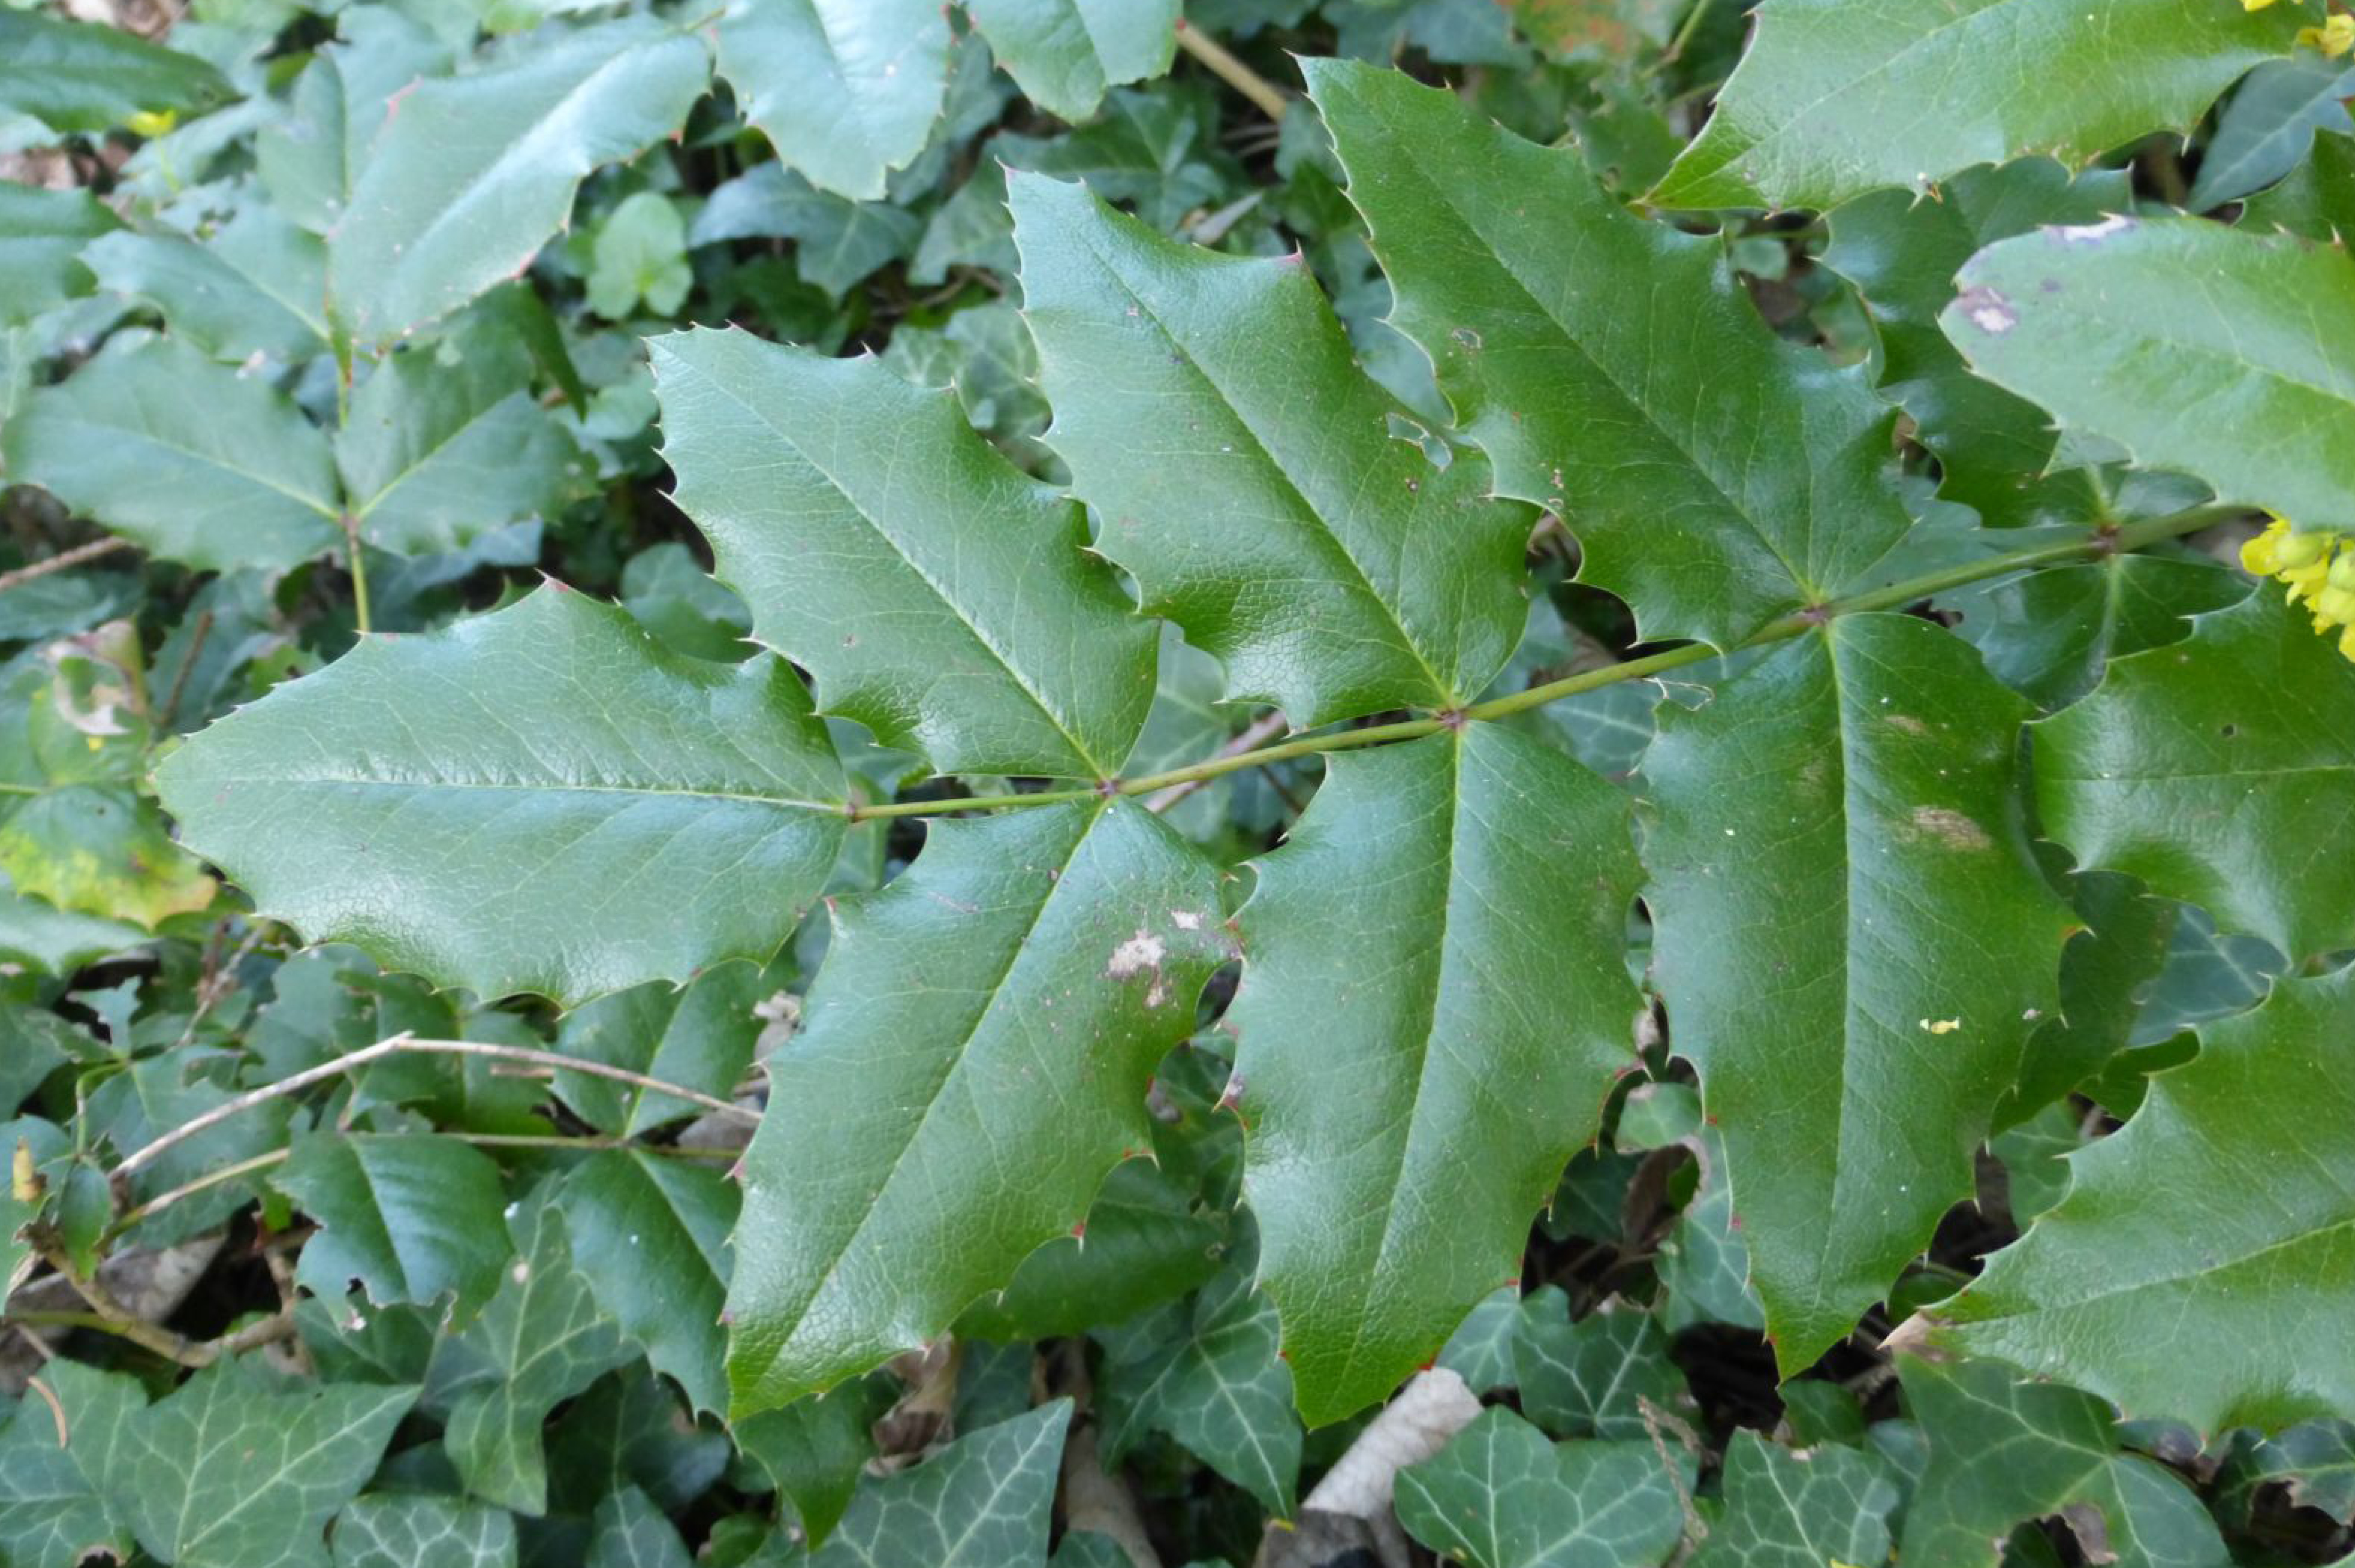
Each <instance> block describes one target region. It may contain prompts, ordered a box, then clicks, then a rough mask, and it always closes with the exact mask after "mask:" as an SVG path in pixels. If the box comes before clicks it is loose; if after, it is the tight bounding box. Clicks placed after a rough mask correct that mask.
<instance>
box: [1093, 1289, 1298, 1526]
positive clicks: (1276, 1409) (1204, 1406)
mask: <svg viewBox="0 0 2355 1568" xmlns="http://www.w3.org/2000/svg"><path fill="white" fill-rule="evenodd" d="M1102 1338H1103V1341H1104V1351H1105V1359H1104V1366H1103V1373H1102V1377H1101V1383H1100V1385H1099V1386H1100V1391H1101V1393H1102V1397H1103V1422H1104V1429H1103V1436H1104V1446H1105V1450H1106V1452H1107V1453H1108V1454H1109V1455H1111V1456H1113V1457H1118V1456H1120V1455H1121V1454H1123V1453H1125V1452H1126V1451H1127V1450H1128V1449H1129V1448H1130V1447H1131V1446H1134V1445H1135V1442H1136V1441H1137V1439H1138V1438H1139V1437H1140V1436H1143V1435H1144V1433H1145V1431H1146V1429H1147V1428H1150V1429H1151V1430H1153V1431H1156V1432H1161V1433H1166V1434H1167V1436H1170V1437H1171V1438H1173V1439H1175V1440H1176V1441H1177V1443H1178V1444H1179V1445H1180V1446H1183V1447H1184V1448H1185V1449H1186V1450H1187V1451H1188V1453H1191V1454H1193V1455H1195V1456H1196V1457H1199V1458H1200V1459H1202V1460H1203V1461H1204V1462H1205V1463H1207V1464H1208V1465H1209V1467H1211V1468H1212V1469H1214V1470H1216V1471H1218V1472H1219V1474H1220V1475H1222V1476H1224V1477H1226V1478H1228V1479H1229V1480H1231V1481H1232V1482H1234V1483H1235V1484H1236V1485H1237V1486H1239V1487H1241V1488H1242V1489H1245V1490H1246V1491H1248V1492H1250V1493H1251V1494H1252V1496H1253V1497H1255V1498H1257V1499H1259V1500H1260V1502H1261V1503H1262V1504H1263V1506H1264V1507H1265V1508H1266V1509H1267V1510H1268V1511H1269V1512H1270V1513H1273V1515H1275V1517H1276V1518H1278V1519H1290V1518H1291V1517H1292V1516H1293V1512H1294V1505H1295V1500H1296V1498H1297V1495H1298V1494H1297V1492H1296V1490H1295V1488H1296V1485H1297V1482H1298V1479H1299V1475H1300V1436H1301V1434H1300V1418H1299V1417H1298V1416H1297V1415H1295V1414H1294V1413H1293V1408H1292V1373H1291V1371H1290V1369H1288V1368H1287V1367H1286V1366H1285V1365H1284V1362H1283V1361H1279V1360H1277V1359H1276V1340H1277V1330H1276V1318H1275V1308H1274V1307H1273V1305H1272V1304H1271V1303H1270V1302H1269V1301H1268V1299H1267V1298H1266V1297H1264V1296H1263V1295H1261V1294H1260V1293H1259V1292H1258V1291H1256V1290H1254V1289H1253V1288H1252V1267H1251V1260H1250V1258H1249V1257H1248V1256H1245V1257H1241V1258H1239V1259H1236V1260H1235V1261H1233V1262H1231V1263H1230V1264H1229V1266H1227V1267H1226V1268H1224V1269H1222V1270H1221V1271H1220V1274H1219V1276H1218V1277H1217V1278H1215V1279H1213V1280H1212V1281H1211V1282H1210V1283H1209V1285H1206V1286H1204V1287H1202V1290H1201V1291H1200V1293H1199V1295H1197V1296H1196V1297H1195V1298H1194V1299H1193V1300H1192V1301H1191V1302H1189V1303H1187V1304H1186V1305H1184V1306H1182V1307H1173V1308H1168V1309H1167V1310H1166V1311H1163V1312H1156V1313H1155V1314H1153V1315H1152V1316H1151V1317H1149V1318H1146V1319H1143V1320H1142V1321H1140V1322H1138V1323H1136V1324H1135V1325H1134V1326H1132V1327H1130V1328H1127V1329H1124V1330H1114V1331H1112V1332H1110V1333H1107V1334H1104V1335H1103V1336H1102Z"/></svg>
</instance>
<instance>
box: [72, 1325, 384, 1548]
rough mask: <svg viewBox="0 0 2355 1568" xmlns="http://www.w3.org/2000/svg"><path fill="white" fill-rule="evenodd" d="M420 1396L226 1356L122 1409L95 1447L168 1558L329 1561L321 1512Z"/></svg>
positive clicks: (347, 1489) (137, 1525)
mask: <svg viewBox="0 0 2355 1568" xmlns="http://www.w3.org/2000/svg"><path fill="white" fill-rule="evenodd" d="M416 1398H417V1391H416V1390H415V1389H413V1388H384V1387H376V1386H371V1385H367V1384H357V1383H341V1384H333V1385H313V1386H311V1387H307V1388H304V1387H294V1388H289V1389H284V1390H281V1389H279V1388H277V1387H275V1386H273V1385H272V1383H270V1382H269V1381H268V1374H267V1373H264V1372H261V1371H259V1370H257V1369H253V1368H249V1367H248V1366H246V1365H245V1363H243V1362H240V1361H233V1360H225V1361H219V1362H217V1363H215V1364H214V1365H213V1366H211V1367H209V1368H208V1369H206V1370H205V1371H203V1372H199V1373H197V1375H196V1376H195V1377H193V1378H191V1379H189V1380H188V1382H187V1383H185V1384H183V1385H182V1386H181V1387H180V1388H179V1389H178V1390H177V1391H176V1392H175V1393H172V1394H170V1395H169V1396H168V1397H166V1398H165V1399H162V1400H159V1401H157V1402H156V1403H155V1404H151V1405H149V1406H147V1407H146V1408H145V1409H144V1410H137V1411H133V1412H132V1413H130V1414H127V1415H126V1416H124V1418H123V1426H122V1430H121V1435H120V1436H119V1438H118V1439H117V1440H116V1441H115V1443H114V1444H113V1445H112V1447H111V1448H110V1449H109V1450H108V1451H106V1452H105V1453H104V1454H103V1455H102V1456H93V1458H95V1459H96V1462H97V1464H98V1467H99V1468H100V1473H101V1476H102V1477H103V1481H102V1486H103V1488H104V1490H105V1493H106V1497H107V1501H108V1505H109V1506H110V1507H111V1508H112V1510H113V1511H114V1512H115V1514H116V1516H117V1517H119V1518H121V1519H123V1520H125V1521H127V1522H128V1523H129V1524H130V1526H131V1528H132V1530H133V1531H134V1532H135V1533H136V1534H137V1536H138V1538H139V1544H140V1545H141V1546H143V1547H144V1548H145V1549H146V1550H147V1551H148V1552H152V1553H154V1554H155V1556H156V1557H158V1558H160V1559H161V1560H162V1561H164V1562H165V1563H172V1564H173V1565H174V1568H327V1564H328V1557H327V1543H326V1539H325V1527H326V1523H327V1520H329V1519H330V1518H332V1517H334V1515H335V1513H336V1510H338V1509H340V1508H342V1507H343V1506H344V1504H345V1503H346V1502H347V1501H348V1500H350V1499H351V1498H352V1496H353V1494H355V1493H356V1492H357V1491H358V1490H359V1489H360V1488H361V1487H362V1486H363V1485H364V1484H365V1483H366V1482H367V1480H368V1477H369V1476H371V1475H373V1474H374V1473H375V1471H376V1467H377V1462H378V1460H379V1459H380V1458H381V1457H383V1454H384V1449H385V1445H386V1443H387V1442H388V1441H389V1439H390V1438H391V1436H392V1431H393V1428H394V1427H395V1426H396V1425H399V1424H400V1419H401V1417H402V1416H404V1415H406V1414H408V1413H409V1407H410V1404H413V1403H415V1401H416ZM91 1462H92V1460H91V1459H84V1460H83V1463H84V1465H85V1466H89V1465H90V1464H91Z"/></svg>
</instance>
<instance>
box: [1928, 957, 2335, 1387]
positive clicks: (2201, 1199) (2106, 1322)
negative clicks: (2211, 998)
mask: <svg viewBox="0 0 2355 1568" xmlns="http://www.w3.org/2000/svg"><path fill="white" fill-rule="evenodd" d="M2350 1043H2355V969H2340V970H2339V972H2338V973H2336V974H2333V975H2327V976H2324V977H2322V978H2320V979H2318V980H2284V981H2281V982H2279V983H2278V984H2277V985H2276V986H2275V990H2274V992H2273V994H2272V995H2271V996H2270V997H2269V998H2267V999H2266V1001H2265V1003H2264V1006H2262V1007H2260V1008H2258V1009H2257V1010H2256V1011H2255V1012H2250V1013H2243V1014H2242V1015H2240V1016H2239V1017H2236V1018H2231V1019H2225V1020H2222V1021H2220V1022H2215V1023H2211V1024H2208V1025H2206V1026H2204V1027H2203V1028H2202V1029H2201V1030H2200V1054H2199V1056H2198V1057H2197V1058H2196V1059H2195V1060H2194V1061H2192V1062H2191V1063H2190V1064H2189V1065H2185V1066H2181V1067H2178V1068H2175V1069H2174V1070H2173V1071H2171V1072H2167V1073H2162V1074H2160V1075H2158V1076H2157V1077H2154V1078H2153V1079H2151V1081H2150V1087H2149V1090H2148V1093H2147V1096H2146V1097H2145V1099H2144V1102H2143V1106H2142V1108H2141V1109H2140V1110H2138V1111H2137V1112H2136V1113H2135V1115H2134V1118H2133V1119H2131V1120H2130V1121H2128V1122H2127V1123H2126V1127H2125V1128H2123V1129H2121V1130H2120V1131H2118V1132H2116V1133H2114V1134H2112V1135H2111V1136H2110V1137H2108V1138H2106V1139H2102V1140H2101V1141H2100V1142H2098V1143H2096V1144H2094V1145H2093V1146H2092V1147H2091V1148H2089V1149H2087V1150H2085V1151H2083V1153H2081V1154H2079V1155H2077V1156H2076V1157H2075V1158H2074V1159H2073V1160H2071V1161H2070V1166H2071V1172H2072V1175H2073V1183H2072V1185H2071V1187H2070V1191H2069V1196H2068V1197H2067V1198H2066V1199H2064V1200H2062V1202H2061V1204H2060V1206H2059V1207H2057V1208H2055V1209H2054V1210H2052V1212H2051V1213H2047V1214H2045V1215H2044V1216H2043V1217H2042V1218H2041V1219H2040V1220H2039V1221H2038V1222H2037V1224H2036V1226H2035V1228H2034V1229H2033V1230H2031V1231H2030V1232H2029V1234H2027V1235H2025V1236H2023V1237H2022V1238H2020V1240H2019V1242H2018V1243H2016V1244H2014V1245H2012V1246H2010V1247H2009V1248H2007V1249H2005V1250H2004V1251H2003V1252H2001V1253H1998V1255H1996V1256H1995V1257H1994V1258H1993V1259H1991V1260H1990V1261H1989V1263H1988V1266H1987V1272H1986V1273H1985V1274H1983V1275H1981V1276H1980V1277H1979V1278H1978V1279H1977V1280H1976V1281H1974V1282H1973V1283H1972V1284H1970V1285H1969V1286H1967V1287H1965V1289H1964V1290H1963V1292H1962V1293H1961V1294H1960V1295H1958V1296H1956V1297H1955V1298H1952V1299H1951V1300H1949V1301H1946V1302H1945V1303H1942V1304H1941V1305H1939V1306H1938V1307H1936V1308H1933V1309H1932V1310H1931V1313H1930V1317H1929V1324H1930V1327H1929V1330H1928V1331H1929V1333H1930V1336H1931V1338H1932V1339H1933V1340H1934V1342H1936V1343H1939V1344H1942V1345H1950V1346H1953V1347H1955V1348H1957V1349H1960V1350H1964V1351H1968V1352H1969V1353H1971V1354H1974V1355H1982V1356H1992V1357H1996V1358H1998V1359H2000V1360H2003V1361H2009V1362H2011V1363H2013V1364H2014V1365H2017V1366H2020V1367H2024V1368H2026V1369H2028V1370H2029V1371H2030V1372H2035V1373H2037V1374H2039V1375H2041V1376H2049V1377H2054V1378H2059V1379H2062V1380H2064V1381H2066V1382H2069V1383H2074V1384H2077V1385H2078V1386H2080V1387H2083V1388H2087V1389H2091V1390H2093V1391H2094V1393H2100V1394H2103V1395H2105V1396H2106V1397H2108V1398H2110V1399H2112V1400H2114V1401H2115V1402H2116V1403H2117V1404H2119V1405H2120V1406H2121V1407H2123V1408H2124V1409H2125V1410H2126V1413H2127V1414H2129V1415H2134V1416H2158V1417H2165V1418H2167V1419H2170V1420H2178V1421H2183V1422H2187V1423H2189V1424H2190V1425H2192V1426H2194V1427H2196V1428H2198V1429H2199V1430H2200V1431H2201V1432H2203V1433H2216V1432H2222V1431H2223V1430H2224V1429H2225V1428H2228V1427H2232V1426H2240V1425H2254V1426H2259V1427H2263V1428H2265V1429H2267V1430H2273V1429H2276V1428H2279V1427H2282V1426H2285V1425H2288V1424H2289V1423H2291V1422H2293V1421H2296V1420H2299V1419H2301V1418H2304V1417H2308V1416H2318V1415H2328V1414H2339V1413H2340V1412H2343V1411H2347V1410H2350V1409H2355V1378H2350V1376H2349V1375H2348V1371H2347V1368H2346V1367H2345V1366H2344V1364H2343V1363H2341V1362H2340V1361H2339V1360H2338V1359H2337V1358H2334V1357H2330V1356H2318V1355H2313V1354H2309V1353H2308V1352H2307V1349H2306V1347H2307V1346H2308V1345H2310V1344H2312V1343H2315V1342H2317V1341H2318V1340H2324V1339H2327V1338H2328V1336H2329V1335H2331V1334H2333V1333H2335V1332H2336V1331H2337V1330H2336V1328H2335V1325H2337V1324H2339V1323H2342V1322H2344V1321H2345V1320H2346V1319H2347V1315H2348V1313H2349V1312H2350V1309H2355V1242H2350V1239H2349V1238H2350V1234H2355V1199H2350V1196H2349V1194H2350V1192H2355V1137H2350V1132H2349V1129H2350V1128H2355V1116H2350V1111H2351V1110H2355V1103H2349V1104H2342V1103H2340V1102H2342V1101H2345V1100H2348V1099H2349V1097H2348V1095H2347V1093H2346V1078H2345V1076H2344V1075H2342V1074H2339V1073H2337V1072H2335V1071H2334V1070H2333V1068H2332V1064H2333V1063H2334V1062H2335V1060H2336V1059H2337V1054H2338V1053H2339V1052H2340V1051H2342V1050H2344V1049H2347V1048H2348V1047H2349V1046H2350ZM2291 1129H2296V1130H2295V1131H2292V1130H2291ZM2285 1137H2287V1138H2289V1139H2292V1145H2291V1147H2292V1148H2294V1150H2295V1158H2294V1159H2290V1158H2286V1157H2285V1154H2284V1150H2283V1147H2282V1142H2281V1140H2282V1139H2284V1138H2285Z"/></svg>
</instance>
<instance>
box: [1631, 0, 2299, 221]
mask: <svg viewBox="0 0 2355 1568" xmlns="http://www.w3.org/2000/svg"><path fill="white" fill-rule="evenodd" d="M2298 9H2299V8H2298V7H2297V6H2295V5H2286V6H2280V7H2277V8H2275V9H2273V10H2269V11H2268V10H2259V11H2254V12H2252V11H2249V10H2247V9H2245V8H2244V7H2243V6H2240V5H2211V4H2209V0H1949V3H1947V4H1944V5H1917V4H1915V3H1914V0H1765V3H1764V4H1763V5H1760V6H1759V7H1758V10H1757V24H1756V25H1757V31H1756V33H1755V34H1754V35H1753V37H1752V39H1751V43H1750V48H1749V49H1748V51H1747V52H1746V53H1744V54H1743V56H1742V64H1741V65H1740V66H1739V67H1738V68H1736V69H1735V70H1734V73H1733V77H1732V80H1730V81H1728V82H1727V83H1726V84H1725V87H1724V90H1722V91H1721V92H1720V93H1719V94H1718V97H1717V107H1716V110H1715V111H1714V112H1713V113H1712V114H1711V115H1710V122H1709V124H1708V126H1707V127H1706V128H1705V129H1704V130H1703V131H1702V132H1701V133H1700V137H1699V138H1697V139H1696V140H1695V141H1694V142H1693V143H1692V145H1690V146H1689V147H1687V148H1686V149H1685V150H1684V152H1683V154H1680V155H1679V156H1678V159H1677V161H1676V163H1675V164H1674V165H1672V166H1671V167H1670V168H1669V170H1668V174H1667V175H1665V176H1663V177H1662V179H1661V181H1660V184H1659V185H1658V187H1657V189H1655V190H1654V191H1653V192H1652V194H1651V196H1650V198H1649V199H1650V200H1651V201H1653V202H1655V203H1657V204H1658V205H1660V206H1662V207H1816V208H1818V209H1821V208H1826V207H1837V206H1838V204H1839V203H1841V202H1843V201H1846V200H1847V199H1848V198H1849V197H1850V196H1860V195H1862V194H1863V193H1864V192H1866V191H1869V190H1873V189H1876V188H1878V187H1880V186H1883V185H1904V186H1910V187H1912V188H1913V189H1915V190H1921V189H1923V188H1924V187H1926V186H1929V185H1933V184H1934V183H1935V182H1937V181H1941V180H1944V179H1945V177H1946V176H1947V175H1951V174H1954V173H1955V171H1956V170H1959V169H1965V168H1968V167H1969V166H1970V165H1971V164H1999V163H2002V162H2004V161H2005V160H2006V159H2009V158H2014V157H2017V156H2019V154H2022V153H2028V152H2049V153H2051V154H2053V155H2055V156H2056V157H2060V158H2063V159H2066V160H2067V161H2068V162H2070V163H2071V164H2085V163H2088V162H2090V161H2091V160H2092V159H2093V158H2094V156H2095V155H2096V154H2101V153H2104V152H2106V151H2108V150H2109V149H2110V148H2112V147H2115V146H2118V145H2120V144H2122V143H2126V142H2131V141H2133V140H2134V139H2135V138H2136V137H2137V136H2141V135H2145V134H2147V133H2148V132H2153V131H2163V130H2170V129H2172V130H2177V131H2189V130H2190V127H2191V125H2192V122H2195V121H2196V120H2198V119H2199V118H2200V115H2201V114H2202V113H2203V112H2205V111H2206V110H2207V108H2208V106H2209V105H2210V104H2211V103H2212V102H2214V101H2215V100H2216V97H2217V95H2218V94H2220V93H2222V91H2223V90H2225V89H2226V88H2227V87H2230V86H2231V85H2232V82H2233V80H2234V79H2236V78H2238V77H2239V76H2240V75H2241V74H2242V73H2243V72H2244V71H2246V70H2248V69H2249V68H2250V67H2252V66H2255V65H2259V64H2262V63H2264V61H2266V60H2269V59H2273V58H2278V57H2279V56H2281V55H2284V54H2286V53H2287V52H2288V50H2289V45H2290V38H2291V36H2292V35H2293V34H2294V33H2295V32H2296V28H2297V24H2298V22H2299V20H2300V18H2299V16H2298V14H2297V13H2298Z"/></svg>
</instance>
